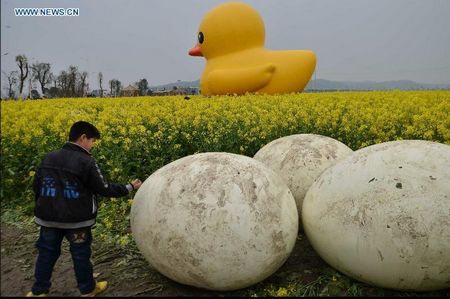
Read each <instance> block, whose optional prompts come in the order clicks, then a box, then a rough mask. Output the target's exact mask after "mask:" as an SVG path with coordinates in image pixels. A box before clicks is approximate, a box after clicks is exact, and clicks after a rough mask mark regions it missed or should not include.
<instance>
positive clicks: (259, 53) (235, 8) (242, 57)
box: [189, 2, 316, 96]
mask: <svg viewBox="0 0 450 299" xmlns="http://www.w3.org/2000/svg"><path fill="white" fill-rule="evenodd" d="M264 40H265V29H264V22H263V20H262V18H261V16H260V15H259V13H258V12H257V11H256V10H255V9H253V8H252V7H251V6H249V5H247V4H245V3H241V2H227V3H224V4H221V5H218V6H217V7H215V8H214V9H212V10H211V11H210V12H208V13H207V14H206V16H205V17H204V18H203V20H202V22H201V23H200V27H199V30H198V42H197V45H196V46H195V47H194V48H192V49H190V50H189V55H191V56H203V57H205V58H206V66H205V70H204V72H203V75H202V77H201V80H200V89H201V93H202V94H203V95H206V96H209V95H224V94H245V93H247V92H249V93H266V94H282V93H291V92H301V91H303V89H304V88H305V86H306V84H308V82H309V80H310V79H311V76H312V74H313V72H314V68H315V66H316V56H315V54H314V52H312V51H309V50H285V51H272V50H268V49H266V48H264Z"/></svg>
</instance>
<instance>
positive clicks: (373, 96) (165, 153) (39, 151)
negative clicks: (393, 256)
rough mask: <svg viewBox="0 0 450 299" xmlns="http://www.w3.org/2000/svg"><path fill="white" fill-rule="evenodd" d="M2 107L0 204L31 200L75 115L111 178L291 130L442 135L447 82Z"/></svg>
mask: <svg viewBox="0 0 450 299" xmlns="http://www.w3.org/2000/svg"><path fill="white" fill-rule="evenodd" d="M1 108H2V111H1V113H2V114H1V129H2V131H1V138H2V189H1V193H2V198H4V199H3V200H2V207H5V206H8V207H10V206H11V205H18V206H28V207H31V206H32V205H31V204H32V191H31V181H32V177H33V175H34V169H35V167H36V166H37V165H38V164H39V162H40V160H41V158H42V157H43V155H44V154H45V153H46V152H48V151H51V150H54V149H57V148H59V147H61V146H62V145H63V143H64V142H65V141H66V140H67V136H68V131H69V128H70V126H71V125H72V123H73V122H75V121H78V120H85V121H88V122H91V123H93V124H94V125H95V126H96V127H97V128H98V129H99V130H100V132H101V134H102V137H101V139H100V141H99V142H98V144H97V146H96V148H95V149H94V151H93V154H94V157H95V158H96V159H97V160H98V162H99V164H100V166H101V167H102V169H103V171H104V172H105V173H106V174H107V176H108V179H110V180H112V181H119V182H127V181H129V180H130V179H131V178H134V177H136V176H137V177H139V178H140V179H142V180H144V179H146V178H147V177H148V176H149V175H150V174H151V173H152V172H154V171H155V170H157V169H158V168H160V167H162V166H163V165H165V164H167V163H169V162H171V161H173V160H176V159H178V158H181V157H184V156H186V155H190V154H194V153H197V152H208V151H224V152H232V153H238V154H244V155H248V156H253V155H254V154H255V153H256V152H257V151H258V150H259V149H260V148H261V147H262V146H263V145H265V144H267V143H268V142H270V141H272V140H274V139H277V138H279V137H282V136H287V135H291V134H299V133H315V134H321V135H325V136H329V137H332V138H335V139H337V140H339V141H341V142H343V143H344V144H346V145H348V146H349V147H351V148H352V149H354V150H356V149H359V148H362V147H365V146H368V145H371V144H375V143H380V142H385V141H391V140H399V139H424V140H431V141H436V142H441V143H446V144H450V91H423V92H417V91H415V92H404V91H390V92H336V93H314V94H311V93H302V94H291V95H280V96H264V95H246V96H236V97H233V96H228V97H209V98H206V97H202V96H194V97H191V99H190V100H185V99H184V98H183V97H182V96H173V97H138V98H95V99H92V98H89V99H87V98H80V99H49V100H35V101H2V103H1ZM117 204H118V205H119V204H120V207H118V206H116V207H115V209H116V210H115V212H116V213H117V212H118V211H120V212H119V213H118V214H119V216H120V214H122V215H126V213H127V212H128V211H129V206H130V204H129V202H128V201H121V202H118V203H117ZM30 209H31V208H30ZM30 209H28V210H27V211H28V212H29V213H31V211H30ZM111 221H112V220H111ZM111 221H110V222H111ZM117 221H118V220H117ZM121 221H123V219H121ZM105 225H106V226H107V227H111V226H112V224H111V223H108V222H107V223H105Z"/></svg>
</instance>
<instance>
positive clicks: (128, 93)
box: [120, 84, 139, 97]
mask: <svg viewBox="0 0 450 299" xmlns="http://www.w3.org/2000/svg"><path fill="white" fill-rule="evenodd" d="M120 96H122V97H137V96H139V88H137V87H136V86H134V85H131V84H130V85H128V86H127V87H125V88H124V89H122V90H121V91H120Z"/></svg>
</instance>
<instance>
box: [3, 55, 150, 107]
mask: <svg viewBox="0 0 450 299" xmlns="http://www.w3.org/2000/svg"><path fill="white" fill-rule="evenodd" d="M15 61H16V63H17V67H18V70H15V71H11V72H9V73H6V72H2V73H3V77H4V78H5V87H4V89H5V91H6V94H7V97H8V98H10V99H14V98H19V99H23V98H31V99H35V98H41V95H40V94H39V92H38V91H37V90H36V89H33V88H32V82H34V83H38V84H39V87H40V89H41V94H42V96H43V97H46V98H67V97H91V96H99V97H102V96H106V95H109V96H113V97H117V96H120V94H121V90H122V83H121V82H120V81H119V80H118V79H112V80H110V81H109V82H108V83H109V94H108V93H107V89H104V85H103V73H102V72H99V73H98V84H99V90H96V91H95V90H94V91H91V90H90V88H89V83H88V82H87V79H88V72H86V71H80V70H79V69H78V67H77V66H74V65H70V66H69V68H68V69H67V70H63V71H61V72H60V73H59V74H58V75H55V74H53V73H52V71H51V65H50V63H47V62H36V63H32V64H31V65H30V63H29V61H28V58H27V57H26V56H25V55H17V56H16V58H15ZM27 81H28V90H25V84H26V83H27ZM134 85H135V86H136V87H137V88H138V89H139V95H146V94H147V91H148V81H147V79H145V78H144V79H141V80H139V81H138V82H135V83H134Z"/></svg>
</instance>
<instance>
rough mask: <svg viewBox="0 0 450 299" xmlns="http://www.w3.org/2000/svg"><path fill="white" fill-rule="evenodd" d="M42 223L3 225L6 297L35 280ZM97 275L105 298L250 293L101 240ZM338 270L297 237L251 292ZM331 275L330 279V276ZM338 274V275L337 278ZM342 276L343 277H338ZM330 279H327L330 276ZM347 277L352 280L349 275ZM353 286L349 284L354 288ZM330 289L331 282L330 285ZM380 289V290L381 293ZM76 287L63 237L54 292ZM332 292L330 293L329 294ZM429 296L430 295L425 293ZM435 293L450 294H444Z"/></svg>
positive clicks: (96, 248) (365, 292)
mask: <svg viewBox="0 0 450 299" xmlns="http://www.w3.org/2000/svg"><path fill="white" fill-rule="evenodd" d="M38 232H39V231H38V227H37V226H36V227H35V228H27V229H25V228H19V227H16V226H13V225H8V224H4V223H2V224H1V293H0V295H1V296H2V297H3V296H24V295H25V294H26V293H27V292H28V291H29V290H30V289H31V286H32V284H33V275H34V263H35V260H36V256H37V255H36V254H37V250H36V248H35V242H36V240H37V237H38ZM93 244H94V245H93V256H92V260H93V265H94V273H95V274H94V275H95V276H97V275H98V277H97V280H107V281H108V283H109V287H108V289H107V290H106V291H105V292H104V293H103V294H101V295H99V296H100V297H101V296H108V297H132V296H158V297H159V296H195V297H197V296H198V297H204V296H217V297H225V296H248V295H249V289H243V290H238V291H234V292H214V291H207V290H202V289H198V288H194V287H189V286H185V285H182V284H179V283H176V282H174V281H172V280H170V279H168V278H166V277H165V276H163V275H161V274H159V273H158V272H157V271H156V270H154V269H152V268H151V267H150V266H149V264H148V263H147V262H146V261H145V259H144V258H143V257H142V256H141V255H140V254H139V253H138V252H129V251H128V252H125V251H124V250H122V249H120V248H113V249H111V248H105V247H102V244H100V243H99V242H96V240H95V239H94V243H93ZM330 270H331V271H333V270H332V269H331V268H330V267H329V266H328V265H326V263H325V262H324V261H323V260H322V259H321V258H320V257H319V256H318V255H317V254H316V253H315V252H314V250H313V249H312V247H311V246H310V245H309V243H308V241H307V240H306V238H305V237H302V236H301V235H300V236H299V238H298V239H297V243H296V245H295V248H294V250H293V252H292V254H291V255H290V257H289V259H288V260H287V261H286V263H285V264H284V265H283V266H282V267H281V268H280V269H279V270H278V271H277V272H275V273H274V274H273V275H272V276H270V277H269V278H267V279H266V280H265V281H263V282H261V283H259V284H257V285H256V286H252V287H250V288H251V290H253V292H254V290H257V289H258V288H261V289H263V288H264V287H265V286H267V285H269V284H274V285H279V284H280V283H282V282H285V281H297V282H298V281H301V282H302V283H303V284H308V283H310V282H313V281H317V278H318V277H327V275H326V274H324V273H326V272H327V271H330ZM329 277H331V276H330V275H329ZM333 277H334V276H333ZM338 277H339V275H338ZM325 280H326V279H325ZM346 281H347V282H348V281H349V280H348V279H347V278H346ZM355 283H356V285H357V286H358V285H363V287H362V288H361V287H359V288H360V290H361V293H360V295H362V296H371V295H376V296H380V295H381V296H405V295H406V296H408V295H413V296H414V295H415V294H413V293H400V292H393V291H388V290H386V291H385V290H381V289H378V288H373V287H370V286H367V285H364V284H359V283H357V282H355ZM352 286H353V287H354V286H355V285H353V282H350V287H349V288H351V287H352ZM327 287H328V286H327ZM347 291H348V290H345V287H344V289H341V290H339V289H338V290H337V292H335V293H334V294H336V295H338V296H339V295H341V296H345V295H351V294H349V293H348V292H347ZM380 292H381V293H380ZM79 295H80V293H79V291H78V290H77V288H76V280H75V274H74V271H73V266H72V260H71V257H70V252H69V250H68V242H67V241H66V240H64V242H63V246H62V254H61V257H60V258H59V260H58V262H57V263H56V266H55V268H54V272H53V276H52V287H51V291H50V296H79ZM324 295H330V292H328V293H326V294H324ZM423 295H427V294H423ZM436 295H438V296H439V295H441V296H442V295H444V296H446V295H450V293H448V292H439V293H437V294H436Z"/></svg>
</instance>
